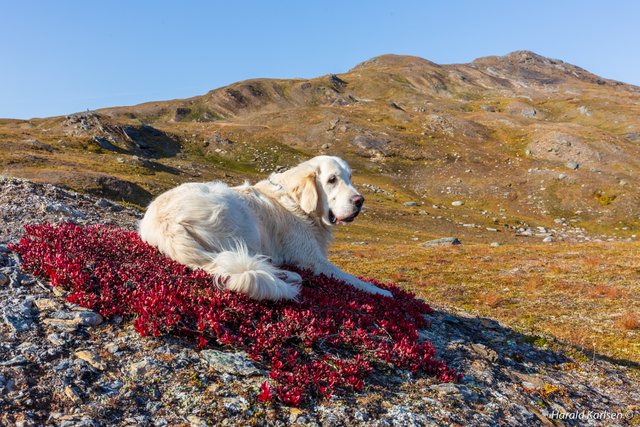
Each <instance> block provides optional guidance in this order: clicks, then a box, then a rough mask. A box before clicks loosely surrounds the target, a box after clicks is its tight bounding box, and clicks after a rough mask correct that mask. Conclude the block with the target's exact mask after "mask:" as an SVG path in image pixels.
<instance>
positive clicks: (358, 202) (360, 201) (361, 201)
mask: <svg viewBox="0 0 640 427" xmlns="http://www.w3.org/2000/svg"><path fill="white" fill-rule="evenodd" d="M353 204H354V205H355V207H356V208H358V209H362V205H363V204H364V197H362V196H361V195H360V194H358V195H357V196H353Z"/></svg>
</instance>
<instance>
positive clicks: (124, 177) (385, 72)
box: [0, 51, 640, 427]
mask: <svg viewBox="0 0 640 427" xmlns="http://www.w3.org/2000/svg"><path fill="white" fill-rule="evenodd" d="M318 154H332V155H339V156H342V157H344V158H345V159H347V160H348V161H349V163H350V164H351V165H352V166H353V168H354V182H355V185H356V187H357V188H358V189H359V190H360V191H361V192H362V193H363V194H364V195H365V197H366V200H367V201H366V203H365V210H364V211H363V214H362V215H360V216H359V217H358V219H357V220H356V221H355V222H354V223H352V224H349V225H347V226H337V227H336V228H335V235H336V240H335V243H334V245H333V246H332V248H331V251H330V258H331V260H332V261H333V262H334V263H335V264H336V265H338V266H340V267H341V268H343V269H344V270H346V271H349V272H350V273H353V274H356V275H358V276H363V277H369V278H375V279H376V280H378V281H381V282H383V283H384V282H387V283H388V282H393V283H397V284H398V285H399V286H400V287H401V288H402V289H406V290H408V291H411V292H413V293H415V294H416V295H417V296H418V297H420V298H422V299H423V300H424V301H426V302H427V303H428V304H429V305H431V306H432V307H433V308H434V311H433V312H432V313H431V314H429V315H425V317H424V318H425V319H426V320H427V323H428V324H427V325H425V326H424V327H423V328H421V329H420V330H419V333H418V337H419V341H421V342H425V341H426V342H430V343H431V344H433V347H434V348H435V350H436V351H437V356H438V357H439V358H441V359H442V360H443V361H445V362H446V363H447V364H448V366H450V367H452V368H455V369H458V370H460V371H461V372H463V373H464V379H463V380H462V381H461V382H460V383H441V382H439V381H437V380H435V379H434V378H431V377H429V376H426V377H425V376H419V377H418V378H415V377H413V376H411V375H410V374H409V372H408V371H406V370H403V369H398V368H396V367H390V368H389V370H388V371H385V374H384V375H378V374H375V375H371V376H370V377H368V378H367V381H366V385H365V387H364V390H362V391H361V392H357V393H346V394H338V395H336V396H334V397H332V398H330V399H316V400H312V401H311V402H310V403H305V404H304V405H302V406H301V407H300V408H289V407H286V406H282V405H280V404H276V403H274V404H266V403H264V402H260V401H259V399H258V393H259V392H260V389H259V387H260V384H262V383H264V381H268V374H267V369H268V363H258V362H256V363H255V364H254V362H250V361H248V360H247V359H246V357H245V356H244V353H240V352H236V351H237V350H238V349H235V348H234V349H231V348H228V347H221V346H219V345H218V344H215V343H214V344H212V345H210V346H209V347H207V348H206V349H205V350H199V349H197V346H196V344H195V343H194V342H193V340H190V339H189V337H187V336H182V335H172V334H168V335H164V336H162V337H153V338H151V337H147V338H143V337H140V336H139V335H138V334H137V333H136V332H135V330H134V328H133V325H132V323H131V320H132V318H133V315H132V314H129V316H128V317H126V316H125V317H122V316H111V317H109V316H107V317H105V318H102V317H101V316H100V315H98V314H97V313H94V312H92V311H90V310H87V309H85V308H82V307H80V306H78V305H75V304H72V303H71V302H68V301H65V300H64V299H63V298H62V296H63V295H64V294H65V292H66V291H65V290H63V289H60V288H52V287H51V286H50V285H51V283H50V282H49V281H47V280H46V279H45V278H43V277H37V278H36V277H33V276H31V275H30V274H28V270H25V269H24V268H23V265H22V264H21V260H20V258H19V257H18V255H17V254H16V253H15V252H12V251H11V250H10V249H9V246H7V244H8V243H9V242H16V241H17V239H19V237H20V235H21V234H22V233H23V228H22V227H23V225H24V224H32V223H38V222H42V221H51V222H54V223H56V222H61V221H72V222H75V223H78V224H101V225H107V226H111V225H114V226H117V227H122V228H124V229H133V228H135V224H136V221H137V220H138V219H139V218H140V217H141V214H142V209H143V208H144V207H145V206H146V205H147V204H148V203H149V201H150V200H151V199H152V198H153V197H155V196H156V195H157V194H159V193H160V192H162V191H164V190H166V189H168V188H171V187H173V186H175V185H177V184H179V183H182V182H186V181H205V180H215V179H221V180H224V181H226V182H229V183H241V182H242V181H244V180H247V179H248V180H249V181H254V182H255V181H257V180H259V179H262V178H263V177H264V176H266V175H267V174H269V173H270V172H272V171H274V170H281V169H283V168H287V167H289V166H292V165H294V164H297V163H298V162H300V161H302V160H304V159H307V158H309V157H312V156H315V155H318ZM639 172H640V87H636V86H632V85H628V84H625V83H621V82H616V81H613V80H608V79H606V78H603V77H600V76H596V75H594V74H592V73H590V72H588V71H586V70H584V69H581V68H579V67H577V66H574V65H571V64H567V63H565V62H562V61H560V60H555V59H549V58H545V57H542V56H540V55H537V54H535V53H532V52H528V51H518V52H513V53H510V54H508V55H506V56H491V57H484V58H479V59H476V60H474V61H472V62H471V63H468V64H446V65H441V64H436V63H433V62H430V61H428V60H426V59H422V58H417V57H409V56H399V55H383V56H380V57H376V58H372V59H370V60H368V61H365V62H363V63H361V64H358V65H356V66H355V67H354V68H352V69H351V70H349V71H346V72H343V73H337V74H330V75H326V76H321V77H318V78H314V79H309V80H304V79H290V80H283V79H254V80H248V81H243V82H238V83H235V84H232V85H229V86H226V87H222V88H219V89H215V90H212V91H210V92H208V93H207V94H204V95H202V96H196V97H193V98H189V99H179V100H171V101H159V102H151V103H145V104H140V105H136V106H129V107H114V108H107V109H102V110H98V111H87V112H79V113H74V114H69V115H67V116H61V117H50V118H37V119H31V120H14V119H0V218H2V221H3V225H4V227H3V228H2V229H0V337H2V338H3V339H2V340H0V341H2V342H1V343H0V408H2V409H3V410H2V411H0V425H4V424H6V425H14V424H17V425H24V426H29V425H41V424H45V423H47V424H51V425H86V426H90V425H152V424H153V422H156V424H158V425H185V426H186V425H190V426H194V427H195V426H204V425H217V424H225V423H226V424H229V425H233V424H237V423H238V422H242V423H245V424H248V425H287V424H295V425H372V424H374V425H402V426H405V425H499V424H507V425H560V423H561V422H560V421H558V420H557V419H554V417H553V413H554V411H555V412H556V413H563V414H569V413H578V412H581V411H598V412H603V413H604V412H607V413H617V414H620V416H624V419H618V420H616V421H615V422H612V424H613V425H637V423H638V419H639V418H638V417H639V416H640V415H639V414H640V412H639V411H640V407H639V406H638V404H637V402H638V399H639V396H638V387H637V384H638V380H639V379H640V369H639V364H640V292H639V290H640V259H639V258H638V256H637V254H638V253H640V243H639V242H638V239H637V235H638V232H639V227H640V188H639V187H638V185H637V176H638V173H639ZM14 177H17V178H14ZM50 184H53V185H50ZM443 237H458V238H459V239H460V240H461V241H462V243H463V244H462V245H455V246H454V245H450V244H448V245H434V244H433V242H432V239H438V238H443ZM87 319H89V320H87ZM91 319H93V320H91ZM220 349H222V350H224V353H223V354H222V355H220V354H219V353H220V352H219V351H218V350H220ZM225 355H226V356H225ZM238 364H239V365H238ZM247 364H249V365H250V367H249V368H248V369H247V372H249V373H247V372H243V371H245V369H244V368H246V366H247ZM230 365H232V366H230ZM238 366H240V367H241V368H242V367H244V368H243V369H239V368H238ZM238 369H239V370H238ZM51 390H53V393H52V392H51ZM634 411H635V413H634ZM566 425H600V422H599V421H598V420H596V419H593V418H591V419H588V420H580V421H571V420H567V421H566Z"/></svg>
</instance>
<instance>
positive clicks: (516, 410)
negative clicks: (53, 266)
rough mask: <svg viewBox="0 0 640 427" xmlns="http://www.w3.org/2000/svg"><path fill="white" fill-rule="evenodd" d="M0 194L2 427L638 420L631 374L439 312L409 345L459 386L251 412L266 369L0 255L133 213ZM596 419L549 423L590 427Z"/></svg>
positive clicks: (56, 192)
mask: <svg viewBox="0 0 640 427" xmlns="http://www.w3.org/2000/svg"><path fill="white" fill-rule="evenodd" d="M0 184H1V185H0V217H2V218H3V221H4V223H5V224H6V226H5V228H4V229H3V230H2V235H1V236H0V237H1V238H0V313H1V315H2V322H0V337H2V340H1V342H0V355H1V357H0V407H1V408H2V411H1V413H2V415H0V424H2V425H7V426H9V425H17V426H35V425H60V426H102V425H104V426H107V425H109V426H111V425H123V426H125V425H127V426H128V425H131V426H133V425H171V426H174V425H184V426H204V425H239V424H243V425H290V424H291V425H323V426H338V425H379V426H391V425H396V426H411V425H415V426H422V425H470V424H473V425H554V424H558V423H560V421H558V420H557V417H558V416H560V415H557V414H573V413H576V414H580V413H584V414H588V413H589V411H594V412H593V413H598V414H605V413H608V414H614V415H609V416H615V417H616V418H615V419H613V420H609V421H610V422H609V425H637V424H638V422H640V406H638V402H640V389H639V388H638V377H637V371H636V370H637V368H638V367H637V366H633V365H631V366H622V365H620V364H613V363H611V362H610V361H607V360H606V359H605V358H602V357H600V356H598V357H595V355H594V357H593V358H590V357H589V356H588V355H584V354H582V353H579V352H576V351H575V350H570V351H568V349H570V348H569V347H563V346H562V345H560V344H556V345H554V346H552V348H550V347H549V343H544V344H542V345H541V344H540V343H538V342H536V341H534V340H532V339H531V337H529V336H526V335H522V334H521V333H518V332H516V331H515V330H513V329H510V328H509V327H508V326H506V325H504V324H502V323H500V322H498V321H496V320H492V319H489V318H483V317H477V316H473V315H471V314H469V313H465V312H461V311H457V310H453V309H445V308H442V309H438V310H435V312H434V313H433V314H432V315H429V316H428V320H429V321H430V322H431V324H430V327H429V328H428V329H425V330H423V331H421V332H420V334H421V339H426V340H428V341H430V342H431V343H432V344H433V345H434V346H435V347H436V349H437V350H438V353H439V355H441V357H442V358H443V359H444V360H445V361H447V362H448V364H449V365H450V366H452V367H455V368H458V369H460V370H461V371H462V372H464V379H463V381H462V382H460V383H457V384H442V383H438V382H436V381H435V380H433V379H430V378H421V379H417V380H413V379H411V377H410V376H409V375H408V373H407V372H403V371H395V372H394V373H392V374H390V375H389V377H387V378H378V379H373V381H372V385H371V386H369V387H367V389H366V390H365V391H364V392H362V393H357V394H355V395H350V396H341V397H334V398H332V399H331V400H328V401H319V402H316V403H313V404H308V405H305V406H303V407H300V408H288V407H283V406H279V405H277V404H265V403H261V402H259V401H258V399H257V394H258V387H259V385H260V384H261V383H262V382H263V381H264V379H265V378H266V377H267V375H268V372H267V371H265V369H264V367H262V366H260V365H258V364H255V363H254V362H252V361H251V360H249V359H248V358H247V357H246V355H244V354H243V353H241V352H229V351H226V352H223V351H219V350H216V349H215V348H209V349H205V350H198V349H197V348H196V346H195V345H194V343H193V342H192V341H189V340H184V339H181V338H179V337H172V336H163V337H157V338H142V337H140V336H139V335H138V334H137V333H136V332H135V331H134V330H133V327H132V326H131V323H130V320H131V319H123V318H120V317H115V318H111V319H103V318H102V316H100V315H99V314H98V313H95V312H92V311H90V310H86V309H83V308H81V307H79V306H76V305H73V304H70V303H68V302H66V301H65V299H64V293H63V292H61V291H60V290H59V289H57V288H52V287H51V286H50V285H49V284H48V283H46V282H45V281H42V280H40V279H38V278H34V277H32V276H29V275H26V274H23V273H22V272H21V270H20V260H19V258H18V257H17V255H16V254H14V253H12V252H10V251H9V250H8V249H7V244H8V243H9V242H10V241H15V240H16V239H17V238H19V236H20V235H21V234H22V226H23V225H24V224H27V223H34V222H42V221H50V222H52V223H56V222H59V221H73V222H76V223H79V224H91V223H112V224H117V225H119V226H123V227H127V228H130V227H134V226H135V221H136V219H137V218H139V216H140V214H139V212H138V211H137V210H135V209H132V208H127V207H122V206H121V205H119V204H115V203H112V202H109V201H107V200H105V199H99V198H94V197H91V196H86V195H81V194H78V193H75V192H72V191H67V190H63V189H60V188H57V187H54V186H51V185H42V184H35V183H32V182H29V181H26V180H21V179H15V178H6V177H4V178H0ZM566 416H571V415H566ZM585 416H586V415H585ZM603 416H605V415H596V417H595V418H594V417H593V416H592V418H584V419H581V420H577V419H574V420H571V419H568V420H563V421H561V423H564V424H566V425H602V424H601V423H602V419H601V418H600V419H599V418H598V417H603ZM554 417H555V418H554Z"/></svg>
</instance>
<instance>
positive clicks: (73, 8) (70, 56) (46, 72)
mask: <svg viewBox="0 0 640 427" xmlns="http://www.w3.org/2000/svg"><path fill="white" fill-rule="evenodd" d="M639 16H640V2H638V1H614V0H611V1H607V2H602V1H588V0H586V1H561V0H557V1H546V0H538V1H535V2H530V1H527V2H524V1H506V0H505V1H498V0H494V1H491V2H489V1H444V0H443V1H438V2H436V1H402V0H396V1H375V0H369V1H361V2H360V1H347V0H343V1H330V0H323V1H315V2H314V1H302V0H300V1H224V2H223V1H220V2H217V1H186V0H185V1H162V0H156V1H143V0H138V1H134V0H129V1H117V0H109V1H101V2H98V1H86V0H83V1H71V0H66V1H58V2H54V1H45V0H42V1H29V0H0V41H1V43H2V55H1V56H0V58H1V59H0V117H11V118H30V117H45V116H51V115H62V114H67V113H71V112H75V111H81V110H85V109H87V108H89V109H95V108H100V107H109V106H116V105H131V104H136V103H140V102H145V101H151V100H161V99H173V98H185V97H189V96H194V95H199V94H202V93H205V92H207V91H208V90H210V89H214V88H216V87H220V86H223V85H226V84H229V83H232V82H235V81H238V80H243V79H247V78H253V77H281V78H288V77H302V78H309V77H315V76H319V75H322V74H327V73H340V72H343V71H346V70H348V69H350V68H351V67H353V66H354V65H355V64H357V63H358V62H361V61H363V60H365V59H368V58H371V57H373V56H376V55H380V54H384V53H397V54H408V55H417V56H421V57H424V58H427V59H429V60H432V61H434V62H437V63H459V62H469V61H471V60H472V59H474V58H476V57H480V56H487V55H503V54H506V53H508V52H510V51H513V50H522V49H526V50H532V51H534V52H537V53H540V54H542V55H545V56H549V57H553V58H558V59H562V60H564V61H566V62H570V63H573V64H576V65H579V66H581V67H583V68H586V69H587V70H589V71H591V72H594V73H596V74H599V75H601V76H604V77H608V78H613V79H616V80H622V81H625V82H628V83H633V84H638V85H640V48H639V46H640V32H639V31H638V17H639Z"/></svg>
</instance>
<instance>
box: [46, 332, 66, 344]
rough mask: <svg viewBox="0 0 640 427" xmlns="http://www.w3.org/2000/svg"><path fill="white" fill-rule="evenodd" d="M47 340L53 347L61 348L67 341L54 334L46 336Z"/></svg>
mask: <svg viewBox="0 0 640 427" xmlns="http://www.w3.org/2000/svg"><path fill="white" fill-rule="evenodd" d="M47 340H48V341H49V342H50V343H51V344H53V345H55V346H63V345H65V344H66V343H67V340H65V339H64V338H63V337H62V336H61V335H60V334H57V333H55V332H54V333H51V334H49V335H47Z"/></svg>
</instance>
